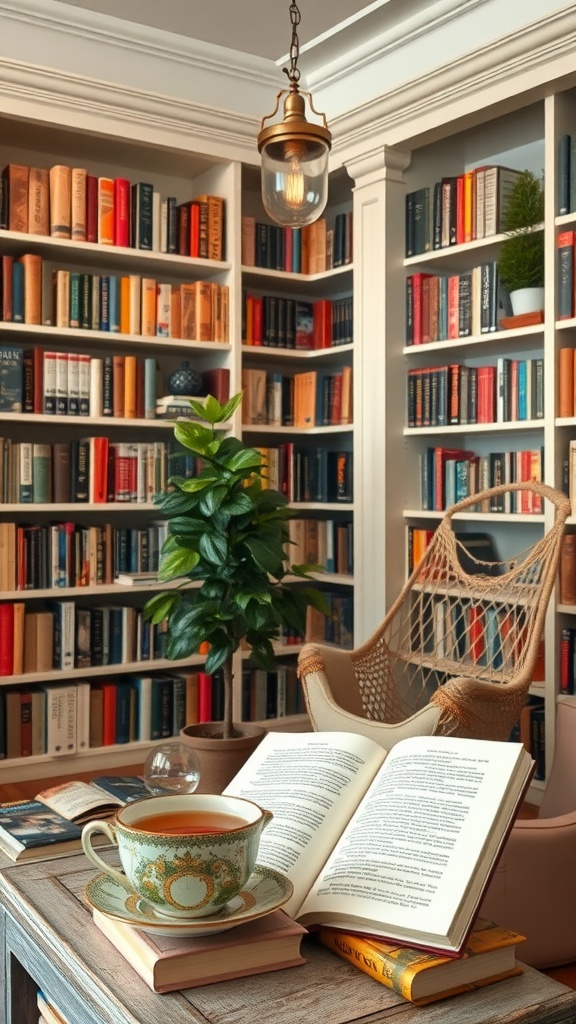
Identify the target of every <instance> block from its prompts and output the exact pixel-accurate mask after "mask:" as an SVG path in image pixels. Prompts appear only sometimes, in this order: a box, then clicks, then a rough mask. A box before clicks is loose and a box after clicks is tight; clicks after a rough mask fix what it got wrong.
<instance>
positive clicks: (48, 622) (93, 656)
mask: <svg viewBox="0 0 576 1024" xmlns="http://www.w3.org/2000/svg"><path fill="white" fill-rule="evenodd" d="M166 628H167V627H166V625H165V623H161V624H160V625H158V626H154V625H152V623H150V622H149V621H147V620H146V619H145V617H144V614H143V611H142V609H139V608H133V607H132V606H130V605H112V604H103V605H98V606H95V605H93V606H91V607H87V608H82V607H80V606H79V605H77V603H76V601H72V600H58V599H54V600H50V601H47V602H46V603H45V605H44V607H43V608H41V609H38V610H32V608H31V606H30V605H28V604H27V603H26V602H23V601H1V602H0V676H18V675H28V674H30V673H34V672H51V671H52V670H58V671H62V672H67V671H70V670H72V669H78V668H94V667H100V666H105V665H126V664H131V663H132V662H137V661H154V660H156V659H159V658H163V657H164V656H165V647H166Z"/></svg>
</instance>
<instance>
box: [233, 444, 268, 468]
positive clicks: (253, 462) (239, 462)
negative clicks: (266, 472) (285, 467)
mask: <svg viewBox="0 0 576 1024" xmlns="http://www.w3.org/2000/svg"><path fill="white" fill-rule="evenodd" d="M261 463H262V456H261V454H260V452H257V451H256V449H255V448H244V449H243V450H241V451H238V452H236V454H235V455H233V456H232V458H231V459H229V460H228V466H229V468H230V469H231V470H233V472H235V473H237V472H239V470H243V469H255V468H256V467H258V466H260V465H261Z"/></svg>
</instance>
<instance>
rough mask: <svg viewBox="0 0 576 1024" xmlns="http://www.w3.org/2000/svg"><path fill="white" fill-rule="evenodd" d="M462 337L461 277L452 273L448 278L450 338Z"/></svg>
mask: <svg viewBox="0 0 576 1024" xmlns="http://www.w3.org/2000/svg"><path fill="white" fill-rule="evenodd" d="M459 337H460V278H459V277H458V274H451V276H450V277H449V278H448V338H449V339H450V340H451V339H452V338H459Z"/></svg>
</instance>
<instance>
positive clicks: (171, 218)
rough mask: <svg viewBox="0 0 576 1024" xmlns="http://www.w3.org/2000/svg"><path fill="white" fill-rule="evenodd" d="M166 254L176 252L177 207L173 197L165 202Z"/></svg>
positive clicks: (169, 197)
mask: <svg viewBox="0 0 576 1024" xmlns="http://www.w3.org/2000/svg"><path fill="white" fill-rule="evenodd" d="M166 252H170V253H177V252H178V207H177V203H176V197H175V196H168V198H167V200H166Z"/></svg>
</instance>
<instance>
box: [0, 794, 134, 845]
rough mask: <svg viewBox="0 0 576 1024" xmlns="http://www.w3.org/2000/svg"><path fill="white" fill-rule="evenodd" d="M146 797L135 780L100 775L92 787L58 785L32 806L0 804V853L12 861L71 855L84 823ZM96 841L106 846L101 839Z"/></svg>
mask: <svg viewBox="0 0 576 1024" xmlns="http://www.w3.org/2000/svg"><path fill="white" fill-rule="evenodd" d="M147 796H150V793H149V791H148V790H147V789H146V786H145V785H144V781H143V779H141V778H139V777H138V776H132V775H130V776H125V775H119V776H114V775H100V776H98V778H96V779H94V780H93V781H92V782H81V781H73V782H63V783H61V784H60V785H57V786H52V787H51V788H50V789H43V790H42V792H40V793H38V794H37V795H36V797H35V799H34V800H23V801H16V802H13V803H9V804H0V850H3V851H4V852H5V853H7V854H8V856H9V857H11V858H12V860H25V859H29V858H33V857H36V858H38V857H47V856H56V855H62V854H65V853H71V852H72V850H75V849H79V848H80V846H81V838H82V828H81V826H82V825H83V824H84V822H86V821H92V820H93V819H94V818H107V817H110V815H112V814H113V813H114V811H115V810H116V809H117V808H118V807H123V806H124V804H126V803H130V802H131V801H132V800H138V799H140V798H142V797H147ZM95 841H96V842H97V843H98V842H105V841H106V839H105V837H104V836H97V837H95Z"/></svg>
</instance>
